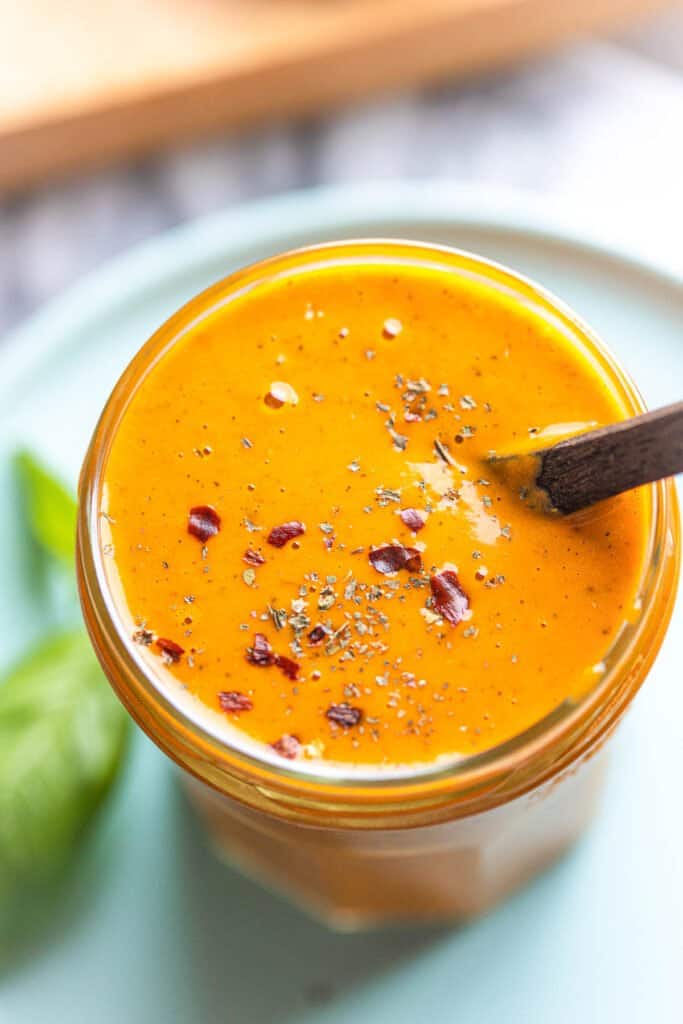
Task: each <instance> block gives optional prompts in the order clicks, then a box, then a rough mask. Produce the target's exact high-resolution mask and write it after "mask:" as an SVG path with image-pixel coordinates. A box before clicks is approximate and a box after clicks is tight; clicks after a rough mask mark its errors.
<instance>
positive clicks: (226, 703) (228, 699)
mask: <svg viewBox="0 0 683 1024" xmlns="http://www.w3.org/2000/svg"><path fill="white" fill-rule="evenodd" d="M218 703H219V704H220V706H221V708H222V709H223V711H228V712H229V713H230V714H233V715H238V714H239V713H240V712H241V711H251V710H252V708H253V707H254V702H253V701H252V699H251V697H248V696H247V695H246V693H240V691H239V690H221V692H220V693H219V694H218Z"/></svg>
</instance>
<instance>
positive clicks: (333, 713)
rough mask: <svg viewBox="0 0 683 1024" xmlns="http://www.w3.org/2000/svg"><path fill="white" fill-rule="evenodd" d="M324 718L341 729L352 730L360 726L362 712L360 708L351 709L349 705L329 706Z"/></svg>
mask: <svg viewBox="0 0 683 1024" xmlns="http://www.w3.org/2000/svg"><path fill="white" fill-rule="evenodd" d="M325 718H327V719H328V721H330V722H334V724H335V725H340V726H341V727H342V728H343V729H352V728H353V727H354V726H356V725H359V724H360V722H361V719H362V718H363V712H362V710H361V708H356V707H353V706H352V705H351V704H346V703H344V704H330V706H329V708H328V709H327V711H326V712H325Z"/></svg>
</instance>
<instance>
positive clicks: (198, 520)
mask: <svg viewBox="0 0 683 1024" xmlns="http://www.w3.org/2000/svg"><path fill="white" fill-rule="evenodd" d="M220 528H221V517H220V516H219V515H218V512H216V509H215V508H213V506H212V505H195V506H194V508H191V509H190V515H189V518H188V521H187V532H188V533H190V534H192V536H193V537H196V538H197V540H200V541H201V542H202V544H205V543H206V541H207V540H209V539H210V538H211V537H215V536H216V534H217V533H218V531H219V530H220Z"/></svg>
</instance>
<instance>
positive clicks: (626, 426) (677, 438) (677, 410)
mask: <svg viewBox="0 0 683 1024" xmlns="http://www.w3.org/2000/svg"><path fill="white" fill-rule="evenodd" d="M488 461H489V463H490V464H491V465H492V466H494V467H495V468H496V470H497V471H498V473H499V475H501V476H502V477H503V478H504V479H505V480H507V481H508V482H509V483H510V484H513V485H514V486H516V487H517V488H518V489H519V490H520V493H522V494H523V495H524V496H525V497H529V498H530V499H531V501H532V503H533V504H537V505H538V506H539V507H540V508H543V509H545V510H546V511H555V512H560V513H562V514H563V515H567V514H569V513H570V512H577V511H578V510H579V509H582V508H587V507H588V506H589V505H594V504H595V503H596V502H598V501H602V500H603V499H604V498H611V497H613V495H615V494H621V493H622V491H629V490H631V488H632V487H638V486H640V484H647V483H651V482H652V481H653V480H661V479H663V478H664V477H667V476H674V475H675V474H676V473H681V472H683V402H676V403H674V405H667V406H665V407H664V408H663V409H655V410H654V411H653V412H646V413H644V414H643V415H642V416H634V417H633V418H632V419H628V420H623V421H621V422H620V423H612V424H610V425H609V426H607V427H600V428H599V429H597V430H590V431H588V432H587V433H584V434H577V435H576V436H574V437H569V438H567V439H566V440H564V441H560V442H558V443H557V444H554V445H552V446H551V447H549V448H542V449H539V450H536V451H532V452H530V453H528V454H518V455H515V454H512V455H491V456H490V458H489V460H488Z"/></svg>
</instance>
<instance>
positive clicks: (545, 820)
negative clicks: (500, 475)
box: [77, 241, 680, 929]
mask: <svg viewBox="0 0 683 1024" xmlns="http://www.w3.org/2000/svg"><path fill="white" fill-rule="evenodd" d="M392 260H393V261H394V262H396V261H400V262H403V263H405V262H406V261H407V262H409V263H410V264H412V265H416V266H420V265H422V266H427V265H428V266H429V267H430V268H435V267H436V268H440V269H443V270H444V271H445V272H447V273H449V274H462V275H467V276H472V275H474V276H476V277H478V278H479V279H480V280H481V279H484V280H485V281H486V282H487V283H489V284H490V285H491V286H493V287H496V288H501V289H504V290H505V291H506V292H507V294H508V295H512V296H514V297H515V298H516V299H517V300H518V301H519V302H520V303H525V304H527V305H528V304H532V305H533V306H534V308H535V310H536V311H537V312H539V313H540V314H541V315H543V316H546V317H548V318H552V319H553V320H554V322H555V323H557V322H558V321H559V322H561V324H562V326H563V328H564V330H566V331H567V332H568V333H569V334H570V336H571V337H572V338H573V340H574V341H575V343H576V345H577V346H580V347H581V348H582V349H583V350H584V351H585V352H587V353H588V354H589V355H590V356H591V358H592V359H593V360H594V361H595V362H596V363H597V364H599V366H600V368H601V369H602V371H603V373H604V374H605V375H606V377H607V380H608V381H609V383H610V384H611V386H612V387H613V389H614V393H615V395H616V396H617V397H618V399H619V400H620V402H621V403H622V406H623V408H624V411H625V413H626V414H629V415H635V414H637V413H639V412H642V411H643V409H644V405H643V401H642V399H641V397H640V395H639V393H638V391H637V389H636V388H635V386H634V384H633V383H632V382H631V381H630V379H629V378H628V377H627V375H626V374H625V373H624V371H623V370H622V369H621V367H620V366H619V365H618V363H617V362H616V361H615V359H614V357H613V356H612V355H611V354H610V353H609V352H608V351H607V350H606V349H605V347H604V346H603V345H602V344H601V342H600V341H599V340H598V339H597V338H596V337H595V336H594V335H593V334H592V333H591V332H590V330H589V329H588V328H587V327H585V326H584V325H583V324H582V323H581V322H580V321H579V320H578V319H577V318H576V317H575V316H574V315H573V314H572V313H571V312H570V311H569V310H567V309H566V308H565V307H564V306H563V305H562V304H561V303H559V302H558V301H557V300H556V299H555V298H554V297H552V296H550V295H548V294H547V293H546V292H544V291H542V290H541V289H539V288H538V287H536V286H535V285H533V284H531V283H530V282H528V281H526V280H524V279H523V278H520V277H518V276H517V275H515V274H513V273H511V272H510V271H508V270H506V269H504V268H502V267H499V266H497V265H495V264H492V263H490V262H488V261H486V260H482V259H480V258H478V257H474V256H471V255H469V254H466V253H460V252H456V251H454V250H450V249H446V248H441V247H437V246H427V245H420V244H417V243H412V242H381V241H368V242H354V243H339V244H331V245H324V246H317V247H313V248H311V249H306V250H299V251H296V252H293V253H288V254H286V255H284V256H280V257H276V258H273V259H271V260H267V261H265V262H263V263H259V264H256V265H255V266H252V267H249V268H247V269H246V270H242V271H240V272H238V273H236V274H233V275H232V276H231V277H228V278H226V279H225V280H223V281H221V282H219V283H218V284H216V285H214V286H213V287H212V288H209V289H208V290H207V291H205V292H203V293H202V294H201V295H199V296H197V297H196V298H195V299H193V300H192V301H190V302H189V303H188V304H187V305H186V306H184V307H183V308H182V309H181V310H180V311H179V312H178V313H176V314H175V316H173V317H172V318H171V319H170V320H169V321H168V322H167V323H166V324H164V325H163V326H162V327H161V328H160V330H159V331H158V332H157V333H156V334H155V335H154V336H153V337H152V338H151V339H150V341H148V342H147V344H146V345H145V346H144V347H143V348H142V350H141V351H140V353H139V354H138V355H137V357H136V358H135V359H134V360H133V361H132V363H131V364H130V366H129V367H128V369H127V370H126V371H125V373H124V374H123V376H122V377H121V379H120V380H119V382H118V384H117V385H116V387H115V388H114V391H113V393H112V395H111V398H110V399H109V402H108V403H107V406H106V408H105V410H104V412H103V414H102V417H101V419H100V421H99V424H98V426H97V428H96V430H95V433H94V436H93V439H92V442H91V445H90V448H89V450H88V453H87V456H86V459H85V463H84V466H83V471H82V475H81V482H80V511H79V523H78V553H77V561H78V576H79V585H80V592H81V600H82V605H83V611H84V616H85V621H86V624H87V627H88V630H89V632H90V636H91V639H92V642H93V645H94V647H95V650H96V651H97V654H98V656H99V658H100V661H101V663H102V666H103V668H104V671H105V673H106V675H107V676H108V678H109V680H110V682H111V685H112V686H113V688H114V690H115V691H116V693H117V694H118V696H119V697H120V699H121V700H122V702H123V703H124V704H125V706H126V707H127V708H128V710H129V712H130V713H131V715H132V716H133V718H134V719H135V720H136V722H137V723H138V724H139V725H140V726H141V727H142V728H143V729H144V730H145V732H146V733H147V734H148V735H149V736H150V737H151V738H152V739H153V740H154V742H155V743H157V744H158V746H159V747H161V749H162V750H164V751H165V752H166V753H167V754H168V755H169V756H170V757H171V758H172V759H173V760H174V761H175V762H176V763H177V764H178V765H180V767H181V768H182V769H183V774H184V778H185V781H186V784H187V788H188V791H189V794H190V797H191V799H192V800H193V802H194V803H195V804H196V806H197V808H198V809H199V811H200V814H201V816H202V817H203V820H204V822H205V823H206V826H207V829H208V831H209V833H210V835H211V837H212V838H213V841H214V843H215V844H216V846H217V848H218V849H219V850H220V851H221V852H222V853H223V854H225V856H226V857H228V858H230V860H232V861H236V862H237V863H238V864H239V865H240V866H241V867H242V868H243V869H244V870H245V871H246V872H247V873H249V874H252V875H254V876H256V877H258V878H260V879H261V880H263V881H264V882H265V883H266V884H268V885H270V886H272V887H275V888H278V889H280V890H282V891H283V892H285V893H286V894H287V895H288V896H290V897H291V898H292V899H294V900H295V901H296V902H298V903H300V904H301V905H302V906H304V907H306V908H307V909H309V910H310V911H311V912H313V913H314V914H315V915H316V916H318V917H319V918H322V919H323V920H324V921H326V922H328V923H329V924H331V925H332V926H334V927H338V928H344V929H353V928H359V927H366V926H370V925H375V924H380V923H383V922H385V921H387V920H396V919H404V920H444V919H463V918H467V917H470V916H472V915H476V914H478V913H481V912H482V911H484V910H487V909H488V908H490V907H491V906H493V905H494V904H495V903H496V902H497V901H499V900H500V899H501V898H502V897H504V896H505V895H506V894H507V893H509V892H510V891H512V890H513V889H515V888H516V887H517V886H519V885H520V884H521V883H522V882H523V881H525V880H526V879H528V878H530V877H531V876H532V875H534V874H536V873H537V872H538V871H540V870H541V869H542V868H544V867H545V866H546V865H548V864H549V863H550V862H551V861H553V860H554V859H555V858H556V857H557V856H558V855H559V854H561V853H562V852H563V851H564V850H565V849H566V848H567V847H568V846H569V845H570V844H571V843H572V842H573V841H574V840H575V839H576V838H577V836H578V835H579V834H580V833H581V831H582V830H583V828H584V827H585V825H586V824H587V822H588V821H589V819H590V817H591V815H592V813H593V810H594V808H595V806H596V800H597V797H598V795H599V793H600V789H601V785H602V778H603V769H604V762H605V754H606V747H605V740H606V739H607V738H608V737H609V736H610V734H611V733H612V731H613V730H614V728H615V726H616V725H617V724H618V722H619V721H620V719H621V717H622V715H623V714H624V712H625V710H626V709H627V708H628V706H629V705H630V703H631V701H632V699H633V697H634V696H635V694H636V692H637V691H638V689H639V687H640V685H641V684H642V682H643V679H644V678H645V676H646V674H647V672H648V670H649V669H650V666H651V665H652V662H653V660H654V658H655V655H656V654H657V651H658V649H659V646H660V644H661V641H662V638H663V636H664V633H665V630H666V627H667V624H668V621H669V618H670V615H671V611H672V607H673V602H674V597H675V591H676V581H677V576H678V555H679V530H680V527H679V520H678V508H677V502H676V495H675V488H674V486H673V484H672V482H671V481H664V482H660V483H657V484H654V485H651V486H650V487H649V488H648V494H649V502H648V508H649V523H648V542H647V543H648V551H647V557H646V558H645V560H644V570H643V578H642V581H641V586H640V589H639V595H640V601H639V602H638V603H639V608H638V611H637V613H636V614H635V616H634V618H633V620H632V621H631V622H629V623H628V625H627V626H626V627H625V629H624V630H623V631H622V632H621V634H620V636H619V638H618V640H617V641H616V643H615V644H614V646H613V647H612V649H611V650H610V651H609V652H608V653H607V654H606V656H605V659H604V662H605V665H606V670H605V672H604V673H603V674H602V675H601V676H599V677H598V678H597V680H596V682H595V684H594V685H593V687H592V688H591V689H590V690H589V691H588V692H585V693H583V694H581V695H579V696H577V697H575V698H572V699H568V700H565V701H564V702H563V703H562V704H561V705H560V706H558V707H557V708H555V710H554V711H553V712H552V713H551V714H549V715H548V716H546V717H545V718H544V719H543V720H542V721H539V722H538V723H537V724H536V725H534V726H533V727H532V728H530V729H528V730H527V731H525V732H524V733H522V734H520V735H517V736H516V737H514V738H513V739H512V740H509V741H508V742H506V743H504V744H501V745H499V746H496V747H494V748H492V749H489V750H487V751H485V752H484V753H481V754H478V755H476V756H471V757H466V758H463V759H461V760H459V761H457V762H456V763H451V764H449V765H448V766H445V767H444V766H443V765H435V766H434V768H433V769H427V770H420V771H419V772H414V773H409V772H408V773H403V774H402V775H397V774H392V775H391V776H389V775H384V776H383V775H382V774H381V772H378V771H375V773H374V774H370V773H368V774H367V775H366V774H359V773H358V772H353V773H352V772H349V773H347V774H346V775H343V774H342V773H341V770H339V769H337V770H336V771H335V772H334V773H330V772H329V771H326V772H323V771H322V770H321V768H320V767H318V768H317V769H316V766H315V763H314V762H313V763H311V762H301V763H299V762H298V761H295V762H293V761H285V762H282V761H281V760H279V761H278V763H275V762H274V761H273V759H272V758H270V757H268V756H266V755H265V754H264V756H260V755H258V754H255V753H254V752H253V748H252V749H251V750H243V749H238V747H237V746H236V745H235V744H234V742H233V741H232V740H231V739H229V738H226V736H221V735H218V734H216V733H215V732H214V731H212V729H211V728H210V727H209V726H207V724H206V723H204V722H202V721H200V720H199V718H198V717H197V715H196V714H195V713H193V711H192V708H191V707H190V706H189V705H187V704H183V703H182V702H181V701H180V699H175V698H173V697H172V696H170V695H169V694H168V693H166V692H162V690H161V687H160V686H159V685H158V683H157V681H156V680H155V678H154V676H153V673H152V672H151V670H150V669H149V667H147V666H146V664H145V663H144V662H143V661H142V659H140V658H139V656H138V655H137V653H136V651H135V650H134V649H133V648H134V646H135V645H133V644H132V643H131V641H130V638H129V636H128V634H127V632H126V631H125V630H124V629H123V628H122V624H121V622H120V621H119V618H118V616H117V611H116V604H115V601H114V597H113V595H112V593H111V592H110V588H109V585H108V582H107V575H106V573H105V568H104V565H103V559H102V547H103V544H102V541H101V537H100V530H101V518H100V514H99V509H100V497H101V487H102V474H103V467H104V465H105V462H106V458H107V453H108V451H109V448H110V445H111V442H112V438H113V436H114V434H115V431H116V429H117V424H118V423H119V421H120V419H121V416H122V414H123V412H124V411H125V408H126V404H127V402H128V401H129V399H130V397H131V395H132V394H133V393H134V391H135V389H136V387H137V385H138V383H139V382H140V380H141V379H142V378H143V377H144V375H145V374H146V372H147V371H148V369H149V368H150V367H151V366H152V365H153V364H154V362H155V361H156V359H157V358H158V357H159V355H160V354H161V353H162V352H163V351H164V350H165V349H166V348H167V347H168V346H170V345H172V344H173V343H174V340H175V339H177V338H178V337H180V336H181V335H182V334H183V332H184V330H185V329H186V328H187V327H188V325H190V324H194V323H196V322H197V320H198V319H202V318H204V317H208V316H210V315H211V313H212V312H214V311H215V310H216V308H217V307H219V306H220V305H222V304H223V303H228V302H229V301H230V300H231V297H232V296H235V295H237V294H243V293H244V290H245V289H249V288H254V287H258V286H259V284H260V283H266V282H268V281H271V280H272V279H273V278H274V277H275V276H281V275H283V274H289V273H302V272H303V273H305V272H306V269H307V267H314V266H315V267H320V266H322V265H325V266H334V265H335V264H339V263H340V262H344V263H346V264H347V265H348V264H349V262H351V263H354V262H355V263H357V264H359V265H361V264H362V263H363V261H372V262H374V263H377V262H378V261H386V262H391V261H392Z"/></svg>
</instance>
